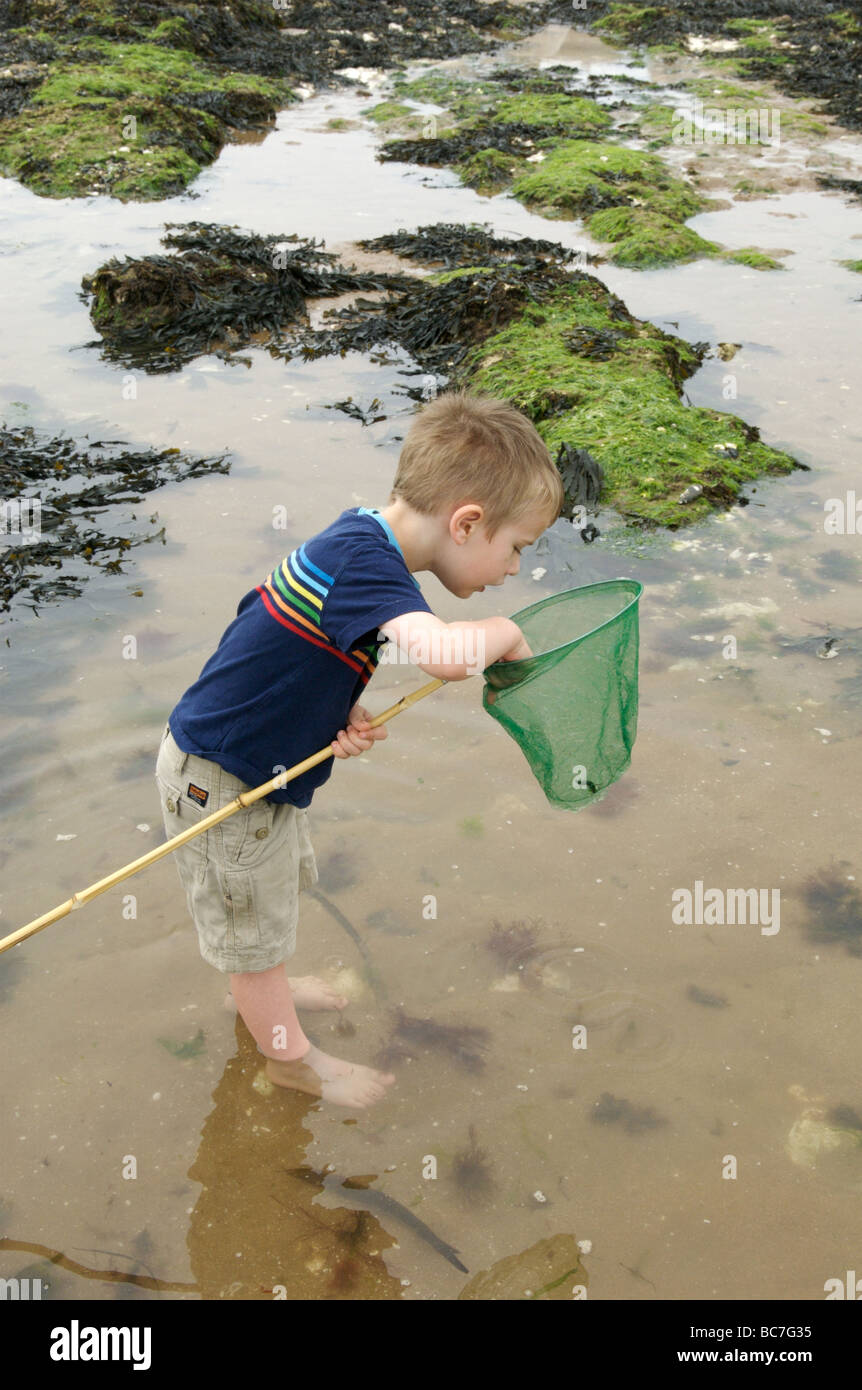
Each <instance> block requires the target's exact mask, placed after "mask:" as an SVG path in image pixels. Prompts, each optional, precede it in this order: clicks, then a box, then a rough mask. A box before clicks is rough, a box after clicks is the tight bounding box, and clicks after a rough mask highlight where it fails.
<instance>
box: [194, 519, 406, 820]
mask: <svg viewBox="0 0 862 1390" xmlns="http://www.w3.org/2000/svg"><path fill="white" fill-rule="evenodd" d="M418 610H422V611H423V612H427V613H430V612H431V608H430V605H429V604H428V603H427V602H426V600H425V598H424V597H423V595H422V590H421V589H420V587H419V582H418V580H416V579H415V578H414V577H413V575H412V574H411V573H410V571H409V570H408V568H407V565H406V562H405V560H404V556H403V554H402V552H401V547H400V546H399V545H398V542H397V541H396V539H395V536H394V534H393V532H392V528H391V527H390V525H389V523H388V522H387V521H386V520H385V518H384V517H382V516H381V515H380V513H379V511H378V509H377V508H376V507H350V508H348V510H347V511H343V512H342V513H341V515H340V516H339V517H338V518H337V520H336V521H333V522H332V524H331V525H330V526H327V527H326V529H325V530H323V531H320V532H319V533H318V534H317V535H316V536H312V538H311V539H310V540H307V541H306V542H305V544H304V545H301V546H299V547H298V549H296V550H293V551H291V553H290V554H289V555H288V556H286V557H285V559H284V560H283V561H282V562H281V564H280V565H278V566H277V567H276V568H275V569H274V570H273V571H272V573H271V574H269V575H268V576H267V578H266V580H265V581H264V583H263V584H259V585H258V586H257V587H256V588H254V589H251V590H250V591H249V592H248V593H247V594H246V595H245V597H244V598H243V599H241V600H240V603H239V607H238V608H237V611H236V617H235V618H234V620H233V622H232V623H231V624H230V626H229V627H228V628H227V629H226V630H225V632H224V634H223V636H222V638H221V641H220V642H219V644H218V647H217V649H216V651H215V652H214V653H213V655H212V656H211V657H210V659H209V660H208V661H207V663H206V665H205V666H204V668H203V670H202V671H201V673H200V675H199V676H198V679H197V680H196V681H195V683H194V685H191V686H189V688H188V690H187V691H186V692H185V694H184V695H183V696H182V698H181V699H180V700H179V702H178V703H177V705H176V706H175V708H174V709H173V710H172V712H171V715H170V719H169V720H168V723H169V724H170V729H171V733H172V735H173V737H174V739H175V740H176V742H177V744H178V745H179V747H180V748H181V749H182V750H183V752H185V753H196V754H197V755H198V756H199V757H201V758H209V759H210V761H211V762H214V763H218V764H219V765H220V766H221V767H223V768H224V769H225V770H226V771H227V772H231V773H233V774H234V776H236V777H239V778H240V780H241V781H243V782H246V783H248V785H249V786H252V787H259V786H260V785H261V784H262V783H263V782H268V781H270V779H271V778H273V777H275V776H276V774H277V773H278V772H279V771H282V770H283V769H284V768H291V767H293V766H294V765H295V764H296V763H298V762H301V761H302V760H303V759H304V758H307V757H309V756H310V755H311V754H312V753H317V752H318V751H319V750H320V749H321V748H325V747H327V746H328V745H329V744H330V743H331V742H332V740H333V739H334V738H335V735H336V734H337V733H338V731H339V729H344V728H346V727H347V724H348V716H349V713H350V710H351V709H352V708H353V706H354V705H355V704H356V702H357V700H359V699H361V697H362V691H363V690H364V689H365V686H366V685H367V684H368V682H369V680H370V679H371V676H372V675H373V673H374V670H375V668H376V666H377V662H378V652H379V649H380V646H381V645H382V642H384V641H385V640H386V639H385V638H382V639H378V629H379V628H380V627H381V625H382V624H383V623H386V622H390V621H391V620H392V619H393V618H398V617H400V616H401V614H403V613H414V612H416V611H418ZM334 761H335V759H334V758H327V759H326V760H325V761H324V762H322V763H318V765H317V766H316V767H313V768H311V769H310V770H309V771H308V772H304V773H303V774H302V776H301V777H297V778H295V779H294V780H293V781H292V782H288V783H287V785H286V786H285V787H282V788H280V789H279V790H277V791H273V792H270V794H269V796H268V797H267V798H266V799H267V800H268V801H290V802H292V803H293V805H294V806H301V807H302V806H308V805H309V804H310V803H311V798H312V795H313V793H314V791H315V789H316V788H317V787H319V786H321V785H322V784H323V783H324V782H325V781H326V780H327V778H328V777H329V776H330V774H331V772H332V768H333V764H334Z"/></svg>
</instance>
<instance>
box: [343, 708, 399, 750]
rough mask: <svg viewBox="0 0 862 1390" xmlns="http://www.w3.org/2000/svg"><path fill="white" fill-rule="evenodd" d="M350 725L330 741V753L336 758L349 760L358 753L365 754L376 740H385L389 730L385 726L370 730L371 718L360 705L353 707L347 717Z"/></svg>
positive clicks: (381, 725)
mask: <svg viewBox="0 0 862 1390" xmlns="http://www.w3.org/2000/svg"><path fill="white" fill-rule="evenodd" d="M348 718H349V720H350V723H349V724H348V726H347V728H346V729H340V730H339V732H338V737H337V738H336V739H333V741H332V751H333V753H334V754H335V757H336V758H349V757H351V756H355V755H357V754H359V753H367V751H368V749H369V748H371V746H372V745H373V743H374V742H375V740H376V739H379V738H386V737H387V735H388V733H389V730H388V729H387V727H386V725H385V724H380V725H379V726H378V728H376V729H372V728H371V718H372V716H371V715H370V714H369V713H368V710H367V709H364V708H363V706H362V705H354V706H353V709H352V710H351V711H350V714H349V716H348Z"/></svg>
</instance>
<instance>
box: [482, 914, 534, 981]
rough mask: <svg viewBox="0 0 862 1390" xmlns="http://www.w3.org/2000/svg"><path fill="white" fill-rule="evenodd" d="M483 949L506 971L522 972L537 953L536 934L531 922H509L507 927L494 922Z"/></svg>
mask: <svg viewBox="0 0 862 1390" xmlns="http://www.w3.org/2000/svg"><path fill="white" fill-rule="evenodd" d="M485 947H486V949H487V950H488V951H490V952H491V954H492V955H494V956H496V957H497V960H498V961H499V962H500V964H501V965H502V966H503V967H504V969H506V970H513V969H518V970H523V968H524V966H525V965H526V964H527V962H528V961H529V960H531V959H532V958H533V956H535V955H537V954H538V952H539V949H540V948H539V945H538V933H537V929H536V924H535V923H533V922H510V923H509V924H508V926H505V927H504V926H503V925H502V923H500V922H498V921H497V920H496V919H495V920H494V924H493V927H492V929H491V932H490V933H489V935H488V936H487V937H486V938H485Z"/></svg>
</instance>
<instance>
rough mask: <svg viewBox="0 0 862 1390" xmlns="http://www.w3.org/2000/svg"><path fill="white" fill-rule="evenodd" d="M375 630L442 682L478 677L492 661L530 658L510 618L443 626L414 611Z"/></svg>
mask: <svg viewBox="0 0 862 1390" xmlns="http://www.w3.org/2000/svg"><path fill="white" fill-rule="evenodd" d="M379 631H380V633H381V635H382V636H383V637H388V638H389V640H390V641H391V642H394V643H395V644H396V646H398V647H399V648H400V650H401V651H403V652H404V653H405V654H406V655H407V656H408V657H409V659H410V661H411V662H414V663H415V664H416V665H417V666H418V667H419V669H420V670H421V671H425V672H426V673H427V675H429V676H436V677H438V678H439V679H440V680H446V681H461V680H465V679H466V677H467V676H474V675H478V674H479V672H481V671H484V669H485V667H486V666H490V665H491V664H492V662H494V661H500V660H505V661H515V660H520V659H521V658H522V657H526V656H532V652H531V651H530V648H529V647H528V646H527V643H526V641H525V640H524V635H523V633H522V632H521V629H520V628H519V627H518V625H517V623H514V622H512V619H511V618H483V619H481V620H480V621H479V622H465V623H444V622H442V621H441V620H440V618H438V617H436V615H435V614H434V613H426V612H424V611H417V612H416V613H404V614H402V615H401V617H399V618H393V619H392V620H391V621H390V622H386V623H383V624H382V625H381V627H380V629H379Z"/></svg>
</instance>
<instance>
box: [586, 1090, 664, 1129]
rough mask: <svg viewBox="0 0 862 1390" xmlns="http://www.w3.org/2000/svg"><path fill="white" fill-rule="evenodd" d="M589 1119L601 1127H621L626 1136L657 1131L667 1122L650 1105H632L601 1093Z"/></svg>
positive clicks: (604, 1092)
mask: <svg viewBox="0 0 862 1390" xmlns="http://www.w3.org/2000/svg"><path fill="white" fill-rule="evenodd" d="M591 1118H592V1119H593V1120H595V1121H596V1122H597V1123H598V1124H602V1125H616V1124H618V1125H622V1127H623V1129H624V1130H625V1132H626V1134H639V1133H640V1132H641V1130H645V1129H658V1128H660V1126H661V1125H666V1124H667V1120H666V1119H665V1118H664V1116H663V1115H659V1114H657V1113H656V1111H655V1110H654V1109H653V1108H652V1106H651V1105H634V1104H632V1102H631V1101H630V1100H625V1099H623V1098H622V1097H620V1096H612V1095H611V1093H610V1091H603V1092H602V1094H601V1096H600V1097H599V1099H598V1100H597V1101H596V1102H595V1104H594V1106H593V1108H592V1111H591Z"/></svg>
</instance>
